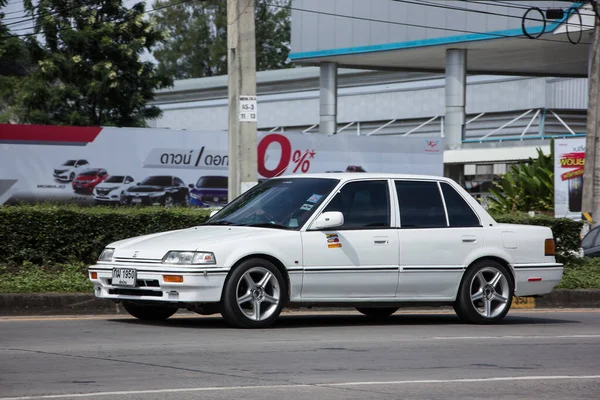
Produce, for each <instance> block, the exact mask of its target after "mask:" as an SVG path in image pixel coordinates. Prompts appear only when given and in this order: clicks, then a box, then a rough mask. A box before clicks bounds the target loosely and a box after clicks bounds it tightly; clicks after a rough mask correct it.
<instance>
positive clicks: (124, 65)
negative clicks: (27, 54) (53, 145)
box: [17, 0, 172, 127]
mask: <svg viewBox="0 0 600 400" xmlns="http://www.w3.org/2000/svg"><path fill="white" fill-rule="evenodd" d="M25 9H26V11H27V13H28V15H29V16H31V17H32V18H33V19H34V21H35V25H34V32H35V33H36V34H40V35H41V36H42V38H43V41H42V42H39V41H37V40H35V39H33V40H32V45H33V57H34V59H35V61H36V62H37V68H36V70H35V71H34V72H33V73H32V74H31V75H30V76H29V77H27V78H26V79H25V81H24V82H23V85H22V86H21V88H20V91H19V94H18V96H17V106H18V108H19V115H20V118H21V120H22V122H25V123H35V124H51V125H102V126H137V127H143V126H146V120H148V119H155V118H158V117H159V116H160V115H161V110H160V109H159V108H158V107H156V106H149V105H148V103H149V102H150V101H152V100H153V98H154V91H155V90H156V89H159V88H163V87H168V86H170V85H172V79H171V78H170V77H169V76H167V75H164V74H161V73H158V72H157V71H156V66H155V65H154V64H153V63H152V62H149V61H142V60H141V58H140V56H141V54H142V53H143V51H144V49H147V50H150V49H151V48H152V47H153V46H155V45H156V44H158V43H160V42H161V41H162V40H164V34H163V33H162V31H160V30H159V29H158V28H157V27H156V24H155V23H154V22H153V21H152V20H150V19H147V18H144V17H145V14H146V12H145V5H144V3H137V4H135V5H134V6H133V7H132V8H130V9H127V8H126V7H124V6H123V2H122V0H94V1H89V0H39V1H38V2H37V5H34V4H33V2H32V0H25Z"/></svg>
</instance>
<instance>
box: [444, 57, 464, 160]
mask: <svg viewBox="0 0 600 400" xmlns="http://www.w3.org/2000/svg"><path fill="white" fill-rule="evenodd" d="M466 94H467V50H466V49H448V50H447V51H446V117H445V118H444V121H445V126H444V135H445V136H444V142H445V144H446V148H447V149H458V148H460V147H461V146H462V140H463V138H464V130H465V103H466Z"/></svg>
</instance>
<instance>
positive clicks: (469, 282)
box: [89, 173, 563, 328]
mask: <svg viewBox="0 0 600 400" xmlns="http://www.w3.org/2000/svg"><path fill="white" fill-rule="evenodd" d="M89 273H90V279H91V281H92V283H93V286H94V292H95V295H96V296H97V297H99V298H103V299H110V300H112V301H115V302H121V303H122V304H123V307H124V308H125V310H127V311H128V312H129V313H130V314H131V315H133V316H134V317H137V318H139V319H145V320H160V319H166V318H168V317H170V316H171V315H173V314H174V313H175V312H176V311H177V309H179V308H185V309H188V310H192V311H195V312H198V313H200V314H213V313H221V314H222V315H223V317H224V318H225V320H226V321H227V322H228V323H230V324H231V325H234V326H237V327H244V328H258V327H266V326H269V325H271V324H272V323H273V322H275V320H276V319H277V318H278V316H279V314H280V312H281V310H282V308H283V307H284V306H292V307H296V306H300V307H303V306H321V307H323V306H325V307H327V306H349V307H355V308H356V309H357V310H358V311H360V312H361V313H363V314H365V315H367V316H371V317H376V318H383V317H386V316H389V315H391V314H393V313H394V312H395V311H396V310H398V308H399V307H401V306H407V305H409V306H410V305H453V306H454V309H455V310H456V313H457V314H458V316H459V317H460V318H461V319H462V320H464V321H466V322H469V323H493V322H498V321H500V320H502V319H503V318H504V316H505V315H506V314H507V312H508V311H509V309H510V307H511V302H512V298H513V296H514V295H518V296H539V295H543V294H546V293H549V292H550V291H551V290H552V289H553V288H554V286H556V285H557V284H558V283H559V282H560V280H561V279H562V274H563V265H562V264H559V263H557V262H556V260H555V252H554V239H553V236H552V231H551V230H550V229H549V228H547V227H541V226H529V225H507V224H499V223H497V222H496V221H494V219H492V217H491V216H490V215H489V214H488V213H487V212H486V211H485V210H484V209H483V208H482V207H481V206H480V205H479V203H478V202H477V201H476V200H475V199H473V198H472V197H471V196H470V195H469V194H468V193H467V192H466V191H465V190H463V189H462V188H461V187H460V186H459V185H457V184H456V183H455V182H454V181H452V180H450V179H446V178H441V177H434V176H415V175H393V174H375V173H362V174H355V173H327V174H306V175H298V176H286V177H280V178H274V179H269V180H268V181H266V182H264V183H262V184H260V185H258V186H255V187H253V188H252V189H250V190H249V191H247V192H245V193H244V194H242V195H241V196H239V197H238V198H236V199H235V200H234V201H232V202H231V203H229V204H228V205H227V206H225V207H224V208H223V209H221V210H220V211H219V212H217V213H216V214H215V215H213V216H212V217H211V218H210V219H208V220H207V221H206V222H205V223H204V224H202V225H200V226H194V227H190V228H188V229H181V230H177V231H170V232H162V233H156V234H151V235H146V236H140V237H135V238H131V239H126V240H121V241H118V242H115V243H111V244H110V245H108V246H107V247H106V248H105V249H104V251H103V252H102V254H101V255H100V257H99V259H98V262H97V263H96V265H93V266H90V267H89Z"/></svg>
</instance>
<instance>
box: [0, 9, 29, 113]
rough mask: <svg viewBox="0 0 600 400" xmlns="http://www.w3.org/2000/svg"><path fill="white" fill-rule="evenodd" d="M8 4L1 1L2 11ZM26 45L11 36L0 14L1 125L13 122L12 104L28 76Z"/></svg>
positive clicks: (19, 39)
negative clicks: (23, 78)
mask: <svg viewBox="0 0 600 400" xmlns="http://www.w3.org/2000/svg"><path fill="white" fill-rule="evenodd" d="M7 4H8V1H7V0H0V9H1V8H3V7H5V6H6V5H7ZM28 54H29V53H28V51H27V45H26V43H25V42H24V41H23V40H22V39H21V38H19V37H18V36H15V35H13V34H11V32H10V30H9V29H8V26H6V25H5V24H4V14H3V13H1V12H0V123H6V122H9V121H11V120H12V117H13V109H12V107H11V106H12V104H13V103H14V100H15V95H16V93H17V90H18V87H19V83H20V82H21V81H22V77H23V76H25V75H27V73H28V71H29V68H30V63H29V58H28Z"/></svg>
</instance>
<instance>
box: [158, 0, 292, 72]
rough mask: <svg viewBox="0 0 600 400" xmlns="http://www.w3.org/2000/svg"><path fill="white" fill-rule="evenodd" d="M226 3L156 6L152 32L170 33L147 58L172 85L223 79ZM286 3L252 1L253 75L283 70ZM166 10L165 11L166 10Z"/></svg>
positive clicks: (208, 0)
mask: <svg viewBox="0 0 600 400" xmlns="http://www.w3.org/2000/svg"><path fill="white" fill-rule="evenodd" d="M227 1H228V0H190V1H187V2H182V1H181V0H158V1H157V2H156V3H154V8H160V7H164V8H162V9H161V10H160V11H158V12H157V16H156V19H157V22H158V26H159V27H160V28H161V29H163V30H164V31H167V32H171V34H170V36H169V38H168V39H167V40H166V41H165V42H163V43H161V44H159V45H157V46H156V48H155V50H154V52H153V55H154V57H155V58H156V59H157V60H158V62H159V64H158V65H159V70H160V71H161V72H164V73H166V74H169V75H171V76H173V77H175V78H177V79H186V78H200V77H205V76H214V75H225V74H227ZM289 4H290V0H271V1H268V0H256V5H255V15H256V25H255V29H256V69H257V71H265V70H270V69H278V68H289V67H291V66H292V65H291V64H290V63H288V54H289V50H290V9H289ZM166 6H168V7H166Z"/></svg>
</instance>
